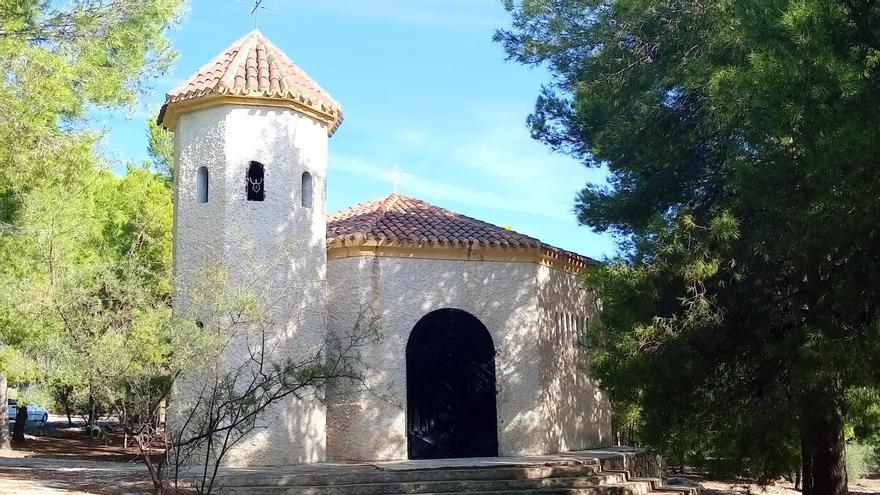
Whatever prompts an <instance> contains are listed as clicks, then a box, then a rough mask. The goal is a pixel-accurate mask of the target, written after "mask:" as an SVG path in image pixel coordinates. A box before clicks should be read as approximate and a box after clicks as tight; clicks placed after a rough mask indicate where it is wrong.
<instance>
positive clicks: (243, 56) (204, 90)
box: [159, 29, 342, 134]
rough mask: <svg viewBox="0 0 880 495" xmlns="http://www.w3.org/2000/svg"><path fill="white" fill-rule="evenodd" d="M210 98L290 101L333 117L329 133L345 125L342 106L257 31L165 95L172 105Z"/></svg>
mask: <svg viewBox="0 0 880 495" xmlns="http://www.w3.org/2000/svg"><path fill="white" fill-rule="evenodd" d="M211 95H232V96H255V97H263V98H271V99H278V100H287V101H292V102H297V103H299V104H302V105H305V106H307V107H309V108H311V109H313V110H315V111H317V112H320V113H322V114H326V115H329V116H331V117H332V121H331V122H330V129H329V133H330V134H333V132H334V131H335V130H336V129H337V128H338V127H339V124H340V123H342V110H341V107H340V105H339V103H338V102H337V101H336V100H334V99H333V98H332V97H331V96H330V94H329V93H327V91H325V90H324V89H323V88H321V86H319V85H318V83H316V82H315V81H314V80H313V79H312V78H311V77H309V76H308V75H307V74H306V73H305V72H304V71H303V70H302V69H300V68H299V66H297V65H296V64H295V63H293V61H292V60H290V58H288V57H287V55H285V54H284V52H282V51H281V50H280V49H278V48H277V47H276V46H275V45H273V44H272V42H271V41H269V40H268V39H267V38H266V37H265V36H263V34H262V33H260V32H259V31H258V30H256V29H255V30H253V31H251V32H250V33H248V34H247V35H246V36H245V37H243V38H241V39H239V40H238V41H236V42H235V43H233V44H232V46H230V47H229V48H227V49H226V50H224V51H223V52H222V53H220V55H217V56H216V57H215V58H214V59H213V60H211V61H210V62H208V63H207V64H205V65H204V66H202V67H201V68H200V69H199V70H197V71H196V73H195V74H193V75H192V76H190V78H189V79H187V80H186V81H185V82H184V83H183V84H181V85H180V86H178V87H176V88H174V89H173V90H171V91H170V92H168V94H166V95H165V104H164V105H163V106H162V110H161V111H160V112H159V122H160V123H162V121H163V118H164V116H165V113H166V111H167V109H168V106H169V105H174V104H176V103H178V102H185V101H190V100H195V99H198V98H204V97H206V96H211Z"/></svg>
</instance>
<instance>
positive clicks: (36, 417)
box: [6, 399, 49, 423]
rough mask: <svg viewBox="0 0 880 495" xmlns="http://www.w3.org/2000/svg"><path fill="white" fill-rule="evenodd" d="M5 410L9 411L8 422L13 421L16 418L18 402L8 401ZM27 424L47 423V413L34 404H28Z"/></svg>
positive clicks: (43, 408) (41, 407) (44, 409)
mask: <svg viewBox="0 0 880 495" xmlns="http://www.w3.org/2000/svg"><path fill="white" fill-rule="evenodd" d="M6 408H7V409H8V410H9V421H15V418H16V416H18V401H16V400H15V399H9V400H8V401H7V402H6ZM27 415H28V417H27V422H28V423H46V422H47V421H49V411H48V410H47V409H46V408H45V407H43V406H38V405H36V404H28V406H27Z"/></svg>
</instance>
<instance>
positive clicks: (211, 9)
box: [100, 0, 615, 258]
mask: <svg viewBox="0 0 880 495" xmlns="http://www.w3.org/2000/svg"><path fill="white" fill-rule="evenodd" d="M263 3H264V5H266V6H268V7H272V8H274V10H264V11H262V12H261V14H260V17H259V29H260V31H262V32H263V34H264V35H266V37H268V38H269V39H270V40H272V41H273V42H274V43H275V44H276V45H277V46H278V47H279V48H281V49H282V50H284V51H285V52H286V53H287V55H288V56H289V57H290V58H291V59H293V61H294V62H296V63H297V64H298V65H299V66H300V67H302V68H303V69H304V70H305V71H306V72H307V73H308V74H309V75H310V76H312V78H314V79H315V80H316V81H318V83H319V84H321V85H322V86H323V87H324V88H325V89H326V90H327V91H329V92H330V94H331V95H333V97H334V98H336V100H337V101H339V102H340V103H341V104H342V108H343V111H344V113H345V122H343V124H342V127H340V129H339V131H338V132H337V133H336V134H335V135H334V136H333V137H332V138H331V139H330V165H329V170H328V185H327V196H328V204H327V209H328V211H336V210H339V209H342V208H345V207H346V206H349V205H352V204H355V203H360V202H363V201H369V200H371V199H376V198H379V197H383V196H385V195H387V194H389V193H391V192H392V189H393V186H392V182H391V171H392V170H393V169H394V168H395V167H396V168H397V169H398V170H399V171H400V173H401V174H402V178H401V179H400V185H399V190H400V192H401V193H402V194H407V195H410V196H415V197H417V198H420V199H423V200H426V201H428V202H431V203H434V204H437V205H439V206H442V207H445V208H448V209H451V210H453V211H456V212H459V213H462V214H465V215H468V216H472V217H475V218H479V219H481V220H484V221H487V222H491V223H494V224H497V225H510V226H512V227H513V228H514V230H517V231H519V232H522V233H524V234H528V235H531V236H534V237H537V238H539V239H541V240H542V241H544V242H547V243H549V244H553V245H556V246H558V247H562V248H565V249H570V250H573V251H576V252H579V253H582V254H585V255H588V256H592V257H595V258H602V257H603V256H605V255H610V254H613V252H614V251H615V248H614V243H613V241H612V240H611V239H610V238H609V237H608V236H604V235H603V236H600V235H597V234H595V233H593V232H591V231H590V229H588V228H586V227H581V226H578V225H577V222H576V220H575V217H574V214H573V213H572V205H573V203H574V196H575V193H576V192H577V191H578V190H579V189H580V188H581V187H583V185H584V184H585V183H587V182H588V181H594V182H595V181H602V180H604V174H603V172H601V171H597V170H589V169H587V168H585V167H584V166H582V165H581V164H579V163H578V162H576V161H574V160H572V159H570V158H568V157H566V156H563V155H559V154H555V153H551V152H550V151H549V149H547V148H546V147H545V146H544V145H542V144H541V143H538V142H536V141H534V140H532V139H531V138H530V136H529V132H528V129H526V127H525V119H526V117H527V116H528V114H529V113H530V112H531V110H532V107H533V105H534V101H535V97H536V96H537V95H538V91H539V89H540V86H541V84H542V83H543V82H546V81H548V80H549V75H548V73H547V72H546V71H544V70H543V69H535V68H529V67H524V66H522V65H518V64H515V63H513V62H508V61H505V60H504V52H503V50H502V48H501V46H499V45H498V44H495V43H493V42H492V40H491V37H492V34H493V32H494V31H495V30H496V29H497V28H499V27H502V26H504V25H505V24H507V23H508V22H509V17H508V15H507V13H506V12H505V11H504V9H503V8H502V7H501V4H500V2H499V1H498V0H417V1H413V0H370V1H369V2H366V1H363V0H320V1H318V0H264V2H263ZM249 10H250V9H249V8H248V7H247V6H245V5H241V4H239V3H237V2H236V0H195V1H192V2H191V3H190V6H189V10H188V13H187V14H186V16H185V18H184V20H183V22H182V23H181V24H180V25H179V26H177V27H176V28H175V30H174V31H172V32H171V33H170V37H171V38H172V40H173V43H174V47H175V49H176V50H177V51H178V52H179V54H180V57H179V59H178V61H177V63H176V64H175V66H174V68H173V69H172V71H171V72H170V73H169V74H167V75H164V76H162V77H160V78H159V79H158V80H157V82H156V85H155V89H154V91H153V92H152V93H151V94H149V95H147V97H145V99H144V101H143V104H142V106H141V107H140V108H138V109H137V111H136V112H135V113H134V115H128V116H120V115H116V114H104V115H100V118H101V119H102V120H103V123H104V125H105V127H106V129H107V137H106V139H105V141H104V143H103V146H104V151H105V152H106V153H107V155H108V156H110V157H111V160H112V161H113V162H114V163H116V164H117V165H118V164H121V163H124V162H125V161H127V160H132V159H133V160H139V159H143V158H145V157H146V131H145V125H144V120H145V118H146V116H147V115H149V114H150V112H152V111H155V110H157V109H158V108H159V106H160V105H161V103H162V100H163V98H164V94H165V92H166V91H168V90H170V89H171V88H173V87H174V86H176V85H177V84H179V83H180V82H182V81H183V80H184V79H186V78H187V77H188V76H189V75H190V74H192V73H193V72H194V71H195V70H196V69H198V68H199V67H200V66H201V65H203V64H204V63H206V62H207V61H208V60H210V59H211V58H213V57H214V56H215V55H217V54H218V53H219V52H220V51H221V50H223V49H224V48H226V47H227V46H229V45H230V44H231V43H232V42H233V41H235V40H236V39H238V38H240V37H241V36H243V35H245V34H246V33H247V32H249V31H250V30H251V29H253V23H254V20H253V17H252V16H250V15H249Z"/></svg>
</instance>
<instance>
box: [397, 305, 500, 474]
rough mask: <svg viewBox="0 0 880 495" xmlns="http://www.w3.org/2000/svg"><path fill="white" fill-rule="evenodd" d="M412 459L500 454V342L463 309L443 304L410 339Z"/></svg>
mask: <svg viewBox="0 0 880 495" xmlns="http://www.w3.org/2000/svg"><path fill="white" fill-rule="evenodd" d="M406 404H407V408H406V409H407V410H406V412H407V415H406V423H407V447H408V451H409V458H410V459H439V458H446V457H481V456H496V455H498V431H497V424H496V414H495V346H494V345H493V343H492V336H491V335H489V331H488V330H487V329H486V327H485V326H484V325H483V324H482V323H481V322H480V320H478V319H477V318H476V317H475V316H473V315H472V314H470V313H468V312H466V311H462V310H460V309H438V310H436V311H432V312H430V313H428V314H427V315H425V316H423V317H422V319H421V320H419V322H418V323H416V326H415V327H413V329H412V333H410V336H409V342H407V345H406Z"/></svg>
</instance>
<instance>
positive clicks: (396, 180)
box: [391, 165, 403, 194]
mask: <svg viewBox="0 0 880 495" xmlns="http://www.w3.org/2000/svg"><path fill="white" fill-rule="evenodd" d="M401 178H403V174H402V173H400V169H398V168H397V165H395V166H393V167H391V184H393V185H394V194H397V186H398V185H400V179H401Z"/></svg>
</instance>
